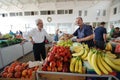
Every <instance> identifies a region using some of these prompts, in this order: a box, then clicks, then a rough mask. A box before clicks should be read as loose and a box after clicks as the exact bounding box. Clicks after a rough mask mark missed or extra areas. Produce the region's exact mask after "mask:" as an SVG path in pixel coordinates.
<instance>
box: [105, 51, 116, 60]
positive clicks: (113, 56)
mask: <svg viewBox="0 0 120 80" xmlns="http://www.w3.org/2000/svg"><path fill="white" fill-rule="evenodd" d="M105 55H106V56H107V57H110V58H114V59H115V58H117V56H116V55H115V54H113V53H111V52H110V51H107V52H106V54H105Z"/></svg>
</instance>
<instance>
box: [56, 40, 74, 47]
mask: <svg viewBox="0 0 120 80" xmlns="http://www.w3.org/2000/svg"><path fill="white" fill-rule="evenodd" d="M72 43H73V42H72V41H71V40H65V41H64V40H60V41H58V43H57V45H58V46H65V47H70V46H72Z"/></svg>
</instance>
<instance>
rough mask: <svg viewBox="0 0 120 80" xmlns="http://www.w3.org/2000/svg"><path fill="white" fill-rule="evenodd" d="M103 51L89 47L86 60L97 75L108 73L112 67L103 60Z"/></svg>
mask: <svg viewBox="0 0 120 80" xmlns="http://www.w3.org/2000/svg"><path fill="white" fill-rule="evenodd" d="M102 54H103V53H102V52H101V51H99V50H96V49H91V50H90V52H89V54H88V62H89V64H90V65H91V66H92V67H93V68H94V70H95V72H96V73H97V74H98V75H102V74H109V72H112V68H111V67H110V66H109V65H108V64H107V63H106V62H105V60H104V57H103V55H102Z"/></svg>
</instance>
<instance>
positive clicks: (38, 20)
mask: <svg viewBox="0 0 120 80" xmlns="http://www.w3.org/2000/svg"><path fill="white" fill-rule="evenodd" d="M39 22H43V21H42V19H36V20H35V24H36V25H38V23H39Z"/></svg>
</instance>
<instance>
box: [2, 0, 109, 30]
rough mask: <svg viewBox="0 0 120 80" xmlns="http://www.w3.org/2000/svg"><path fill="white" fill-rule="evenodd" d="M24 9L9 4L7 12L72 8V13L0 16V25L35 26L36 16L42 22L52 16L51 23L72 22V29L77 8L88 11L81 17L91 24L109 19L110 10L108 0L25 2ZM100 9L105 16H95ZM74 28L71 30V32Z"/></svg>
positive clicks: (76, 15)
mask: <svg viewBox="0 0 120 80" xmlns="http://www.w3.org/2000/svg"><path fill="white" fill-rule="evenodd" d="M23 7H24V9H18V8H16V7H15V6H11V7H10V8H9V9H8V11H7V13H9V12H17V11H18V12H19V11H22V12H24V11H32V10H33V11H40V10H56V11H57V10H58V9H73V14H64V15H57V14H55V15H44V16H42V15H39V16H29V17H28V16H22V17H6V18H1V19H0V26H6V27H8V25H9V28H7V29H10V28H11V27H10V25H12V26H14V25H16V26H17V25H18V26H24V27H25V25H29V27H35V24H34V21H35V19H37V18H41V19H43V21H44V23H45V24H46V23H48V22H47V17H52V22H51V23H55V24H56V25H57V23H72V25H71V26H72V29H75V28H74V22H75V18H76V17H78V16H79V15H78V11H79V10H82V11H84V10H87V11H88V15H87V16H84V15H82V17H83V20H84V22H90V24H92V22H101V21H105V22H108V21H109V10H110V8H109V7H110V0H106V1H103V0H102V1H96V2H93V1H80V2H79V1H78V2H72V1H71V2H70V1H69V2H58V3H42V4H40V5H39V6H36V5H35V4H26V5H24V6H23ZM98 9H100V11H101V14H102V11H103V10H104V9H105V10H107V16H102V15H100V16H99V17H97V15H96V13H97V10H98ZM3 12H6V11H5V10H1V11H0V13H3ZM82 14H83V12H82ZM96 18H98V20H96ZM73 31H74V30H72V32H73Z"/></svg>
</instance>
